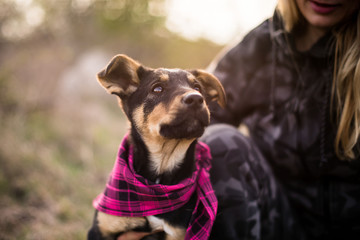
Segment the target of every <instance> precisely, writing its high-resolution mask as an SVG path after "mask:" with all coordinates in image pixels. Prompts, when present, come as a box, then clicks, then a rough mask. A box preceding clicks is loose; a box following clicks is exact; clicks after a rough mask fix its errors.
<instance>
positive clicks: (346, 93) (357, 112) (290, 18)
mask: <svg viewBox="0 0 360 240" xmlns="http://www.w3.org/2000/svg"><path fill="white" fill-rule="evenodd" d="M277 11H278V12H279V13H280V14H281V16H282V18H283V20H284V27H285V30H286V31H287V32H291V31H292V30H293V29H294V28H296V27H298V26H299V25H300V24H301V23H302V22H303V21H304V17H303V16H302V14H301V13H300V11H299V9H298V7H297V5H296V2H295V0H278V5H277ZM355 17H356V19H350V21H347V22H346V23H344V24H343V25H342V26H341V27H339V28H336V29H334V36H335V41H336V42H335V62H334V75H333V87H332V102H333V104H332V105H334V106H336V110H337V111H336V112H337V121H338V130H337V133H336V138H335V142H334V147H335V152H336V154H337V156H338V157H339V158H340V159H346V160H351V159H354V158H355V157H356V156H355V153H354V147H355V146H356V143H357V142H358V139H359V135H360V14H359V12H357V13H356V14H355ZM334 100H335V102H334Z"/></svg>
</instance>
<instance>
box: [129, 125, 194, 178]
mask: <svg viewBox="0 0 360 240" xmlns="http://www.w3.org/2000/svg"><path fill="white" fill-rule="evenodd" d="M131 141H132V144H133V146H134V156H133V159H134V160H133V162H134V169H135V171H136V172H137V173H138V174H139V175H141V176H143V177H144V178H146V179H148V180H150V181H153V182H156V183H161V184H166V185H173V184H177V183H178V182H180V181H181V180H183V179H185V178H187V177H190V176H191V174H192V173H193V171H194V168H195V146H196V142H197V141H196V140H187V139H168V140H164V139H162V140H159V139H146V140H145V139H143V137H142V136H141V135H140V134H139V133H138V132H137V131H135V130H132V131H131Z"/></svg>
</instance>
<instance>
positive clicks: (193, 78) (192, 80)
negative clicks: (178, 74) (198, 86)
mask: <svg viewBox="0 0 360 240" xmlns="http://www.w3.org/2000/svg"><path fill="white" fill-rule="evenodd" d="M186 76H187V78H188V80H189V81H190V82H192V83H193V82H195V81H196V77H194V76H193V75H191V74H187V75H186Z"/></svg>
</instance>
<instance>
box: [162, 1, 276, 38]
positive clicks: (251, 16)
mask: <svg viewBox="0 0 360 240" xmlns="http://www.w3.org/2000/svg"><path fill="white" fill-rule="evenodd" d="M275 5H276V0H252V1H249V0H166V8H167V13H168V15H167V22H166V27H167V28H168V29H169V30H170V31H172V32H175V33H178V34H180V35H182V36H184V37H185V38H187V39H190V40H197V39H199V38H205V39H208V40H211V41H213V42H215V43H218V44H226V43H228V42H230V41H232V40H233V39H234V38H238V37H239V36H243V35H244V34H245V33H247V32H248V31H249V30H250V29H252V28H254V27H255V26H256V25H258V24H260V23H261V22H262V21H264V20H265V19H266V18H268V17H270V16H271V15H272V14H273V12H274V9H275Z"/></svg>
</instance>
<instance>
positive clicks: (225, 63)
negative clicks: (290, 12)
mask: <svg viewBox="0 0 360 240" xmlns="http://www.w3.org/2000/svg"><path fill="white" fill-rule="evenodd" d="M270 59H271V41H270V34H269V21H268V20H267V21H265V22H263V23H262V24H261V25H259V26H258V27H257V28H255V29H254V30H252V31H251V32H249V33H248V34H247V35H246V36H245V37H244V38H243V40H242V41H241V42H240V43H238V44H237V45H236V46H234V47H232V48H230V50H228V51H225V54H222V55H220V57H219V58H217V59H215V61H214V62H213V63H212V64H211V65H210V67H209V70H210V71H211V72H212V73H213V74H214V75H215V76H216V77H217V78H218V79H219V80H220V82H221V83H222V85H223V87H224V89H225V93H226V97H227V104H226V107H225V108H224V109H223V108H221V107H220V106H219V105H218V104H217V103H211V104H210V111H211V123H228V124H231V125H234V126H235V127H237V126H238V125H239V124H240V123H241V121H242V120H243V119H244V118H245V117H247V116H249V114H251V113H252V112H253V111H255V110H259V108H263V107H264V106H265V105H266V104H268V103H269V95H270V91H269V89H270V80H268V79H270V76H271V74H269V73H270V72H271V66H270V65H271V63H270V61H271V60H270ZM259 70H261V71H259ZM267 72H268V73H267ZM264 80H265V81H264Z"/></svg>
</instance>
